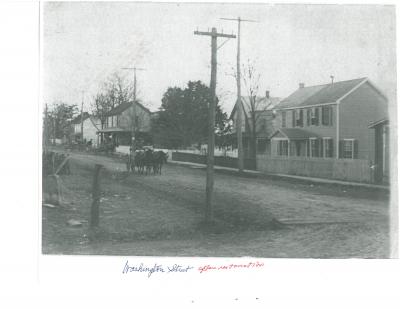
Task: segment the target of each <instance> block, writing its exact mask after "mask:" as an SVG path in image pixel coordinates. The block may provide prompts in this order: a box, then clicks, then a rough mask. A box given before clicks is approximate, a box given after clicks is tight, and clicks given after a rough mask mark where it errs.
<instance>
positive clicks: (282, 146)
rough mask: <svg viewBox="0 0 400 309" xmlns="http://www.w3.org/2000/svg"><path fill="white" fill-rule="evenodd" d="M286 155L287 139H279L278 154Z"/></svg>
mask: <svg viewBox="0 0 400 309" xmlns="http://www.w3.org/2000/svg"><path fill="white" fill-rule="evenodd" d="M287 155H288V141H287V140H281V141H278V156H287Z"/></svg>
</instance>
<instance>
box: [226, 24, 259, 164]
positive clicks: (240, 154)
mask: <svg viewBox="0 0 400 309" xmlns="http://www.w3.org/2000/svg"><path fill="white" fill-rule="evenodd" d="M221 19H223V20H234V21H237V23H238V40H237V63H236V70H237V71H236V84H237V98H236V134H237V144H238V170H239V172H243V167H244V163H243V161H244V160H243V138H242V123H243V109H242V107H243V106H242V94H241V84H240V82H241V74H240V23H241V22H242V21H244V22H256V21H255V20H250V19H241V18H240V17H238V18H221Z"/></svg>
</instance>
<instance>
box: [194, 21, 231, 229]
mask: <svg viewBox="0 0 400 309" xmlns="http://www.w3.org/2000/svg"><path fill="white" fill-rule="evenodd" d="M194 34H195V35H207V36H211V81H210V90H211V102H210V105H209V109H208V147H207V180H206V222H208V223H210V222H211V221H212V219H213V207H212V194H213V187H214V144H215V106H216V95H215V88H216V86H217V49H218V48H217V38H218V37H225V38H228V39H230V38H236V36H235V35H233V34H223V33H218V32H217V29H216V28H212V31H211V32H200V31H195V32H194ZM223 44H224V43H223ZM221 46H222V45H221Z"/></svg>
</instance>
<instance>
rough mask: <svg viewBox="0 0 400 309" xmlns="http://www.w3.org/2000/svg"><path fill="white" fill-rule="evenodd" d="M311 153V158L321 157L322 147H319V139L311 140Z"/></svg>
mask: <svg viewBox="0 0 400 309" xmlns="http://www.w3.org/2000/svg"><path fill="white" fill-rule="evenodd" d="M309 144H310V152H309V154H310V155H311V157H313V158H316V157H319V156H320V155H319V153H320V150H319V149H320V148H319V147H320V146H319V144H320V143H319V140H318V139H317V138H310V142H309Z"/></svg>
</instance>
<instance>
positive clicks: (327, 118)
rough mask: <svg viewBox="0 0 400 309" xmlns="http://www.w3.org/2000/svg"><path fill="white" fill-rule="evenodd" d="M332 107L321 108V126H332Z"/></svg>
mask: <svg viewBox="0 0 400 309" xmlns="http://www.w3.org/2000/svg"><path fill="white" fill-rule="evenodd" d="M332 111H333V110H332V106H324V107H322V125H323V126H331V125H332Z"/></svg>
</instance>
